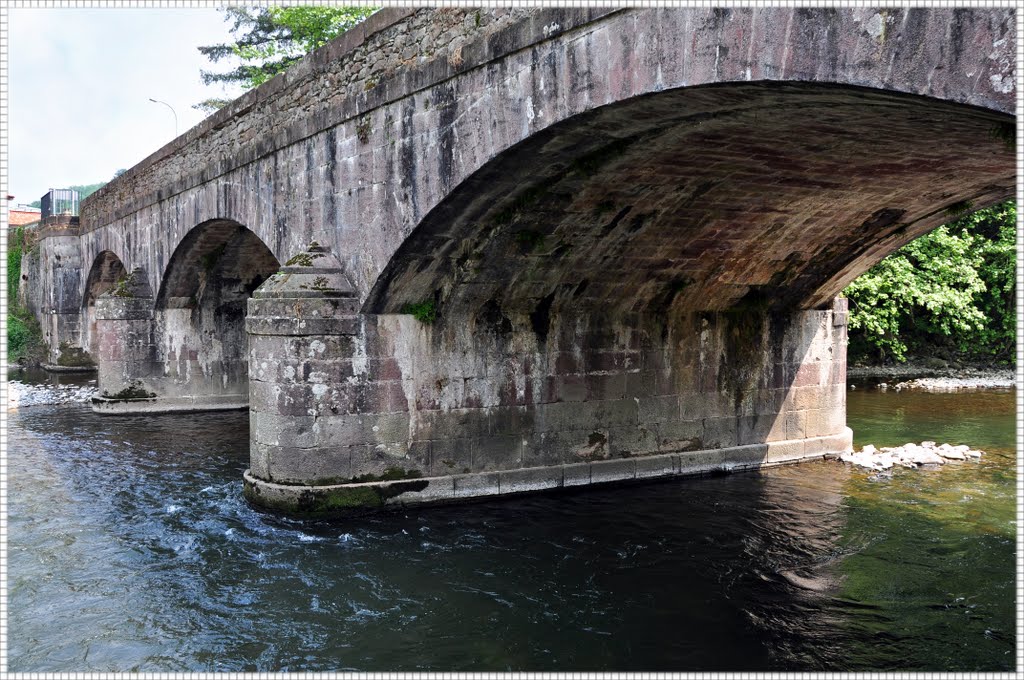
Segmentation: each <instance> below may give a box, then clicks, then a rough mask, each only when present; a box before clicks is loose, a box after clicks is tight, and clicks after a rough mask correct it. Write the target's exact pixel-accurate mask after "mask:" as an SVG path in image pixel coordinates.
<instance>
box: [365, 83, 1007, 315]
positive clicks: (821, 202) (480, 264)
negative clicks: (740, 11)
mask: <svg viewBox="0 0 1024 680" xmlns="http://www.w3.org/2000/svg"><path fill="white" fill-rule="evenodd" d="M1012 125H1013V117H1012V116H1008V115H1006V114H1003V113H999V112H995V111H990V110H987V109H982V108H978V107H974V106H969V105H963V104H956V103H952V102H947V101H942V100H937V99H933V98H928V97H922V96H917V95H907V94H902V93H894V92H887V91H880V90H874V89H868V88H858V87H851V86H846V85H830V84H814V83H800V82H748V83H727V84H716V85H709V86H700V87H692V88H680V89H675V90H666V91H663V92H658V93H653V94H646V95H642V96H638V97H634V98H632V99H629V100H625V101H622V102H618V103H615V104H610V105H607V106H604V107H601V108H598V109H594V110H592V111H589V112H586V113H583V114H580V115H578V116H575V117H573V118H571V119H568V120H566V121H563V122H560V123H558V124H555V125H552V126H550V127H549V128H546V129H544V130H542V131H540V132H538V133H536V134H535V135H533V136H532V137H530V138H529V139H527V140H525V141H523V142H521V143H520V144H518V145H516V146H514V147H511V148H509V149H508V150H506V151H505V152H503V153H501V154H499V155H498V156H497V157H495V158H493V159H492V160H490V161H489V162H488V163H487V164H486V165H484V166H483V167H482V168H481V169H480V170H478V171H477V172H475V173H474V174H473V175H472V176H470V177H469V178H468V179H467V180H466V181H464V182H463V183H462V184H461V185H459V186H458V187H456V188H455V189H454V190H453V191H452V192H451V194H449V195H448V196H447V197H446V198H445V199H444V200H443V201H441V202H440V203H439V204H438V205H437V206H436V207H435V208H434V209H433V210H432V211H431V212H430V213H429V214H428V215H427V216H426V217H425V218H424V219H423V220H422V222H421V223H420V224H419V225H418V226H417V227H416V228H415V229H414V231H413V232H412V233H411V234H410V236H409V237H408V238H407V239H406V241H405V242H404V243H403V244H402V246H401V247H400V248H399V249H398V250H397V251H396V253H395V254H394V256H393V257H392V258H391V260H390V261H389V263H388V265H387V266H386V267H385V268H384V270H383V272H382V274H381V275H380V277H379V278H378V280H377V281H376V283H375V284H374V286H373V288H372V290H371V292H370V294H369V296H368V298H367V300H366V302H365V304H364V306H363V311H364V312H368V313H395V312H400V311H401V310H402V308H403V307H404V306H406V305H408V304H415V303H419V302H422V301H424V300H428V299H429V300H433V301H434V303H435V305H436V306H437V308H438V311H439V316H441V317H443V316H444V313H443V312H444V310H445V309H459V308H466V309H482V308H484V307H486V306H487V305H489V304H490V305H497V306H498V307H500V308H502V309H510V308H519V309H521V310H527V311H530V310H532V312H531V313H534V314H539V313H548V312H550V310H551V307H552V305H554V306H555V307H556V308H557V307H558V306H560V305H568V304H571V305H573V306H574V307H579V308H589V309H592V310H603V311H606V312H616V313H628V312H636V311H660V310H664V311H667V310H668V309H669V308H670V307H671V308H674V309H678V310H690V311H715V310H724V309H730V308H733V307H735V306H736V305H737V304H740V305H742V304H746V303H756V304H758V305H761V304H767V305H769V306H772V307H774V308H776V309H780V310H787V309H797V308H818V307H821V306H824V305H826V304H827V303H828V301H829V300H831V298H832V297H834V296H835V294H837V293H838V292H839V290H841V289H842V287H843V286H844V285H845V283H847V282H848V281H850V280H852V279H853V278H855V277H856V276H857V275H859V274H860V273H861V272H863V271H864V270H866V269H867V268H868V267H870V266H871V265H872V264H874V263H875V262H877V261H879V260H880V259H882V258H883V257H884V256H885V255H887V254H889V253H890V252H892V251H893V250H896V249H897V248H899V247H900V246H902V245H904V244H905V243H907V242H909V241H910V240H912V239H914V238H916V237H917V236H920V235H923V234H924V233H926V232H927V231H929V230H931V229H933V228H935V227H937V226H939V225H940V224H942V223H943V222H945V221H948V220H949V219H951V217H952V216H953V215H954V214H955V213H956V212H957V211H958V210H960V209H962V208H963V207H964V206H967V205H970V206H971V207H973V208H981V207H985V206H987V205H991V204H994V203H996V202H999V201H1001V200H1005V199H1006V198H1007V197H1009V196H1012V195H1013V191H1014V186H1015V182H1016V177H1015V176H1016V169H1015V159H1014V154H1013V151H1012V148H1010V145H1009V144H1007V142H1006V140H1005V134H1004V133H1005V132H1006V131H1007V130H1009V129H1011V126H1012ZM1001 137H1002V138H1001Z"/></svg>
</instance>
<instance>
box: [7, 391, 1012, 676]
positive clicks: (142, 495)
mask: <svg viewBox="0 0 1024 680" xmlns="http://www.w3.org/2000/svg"><path fill="white" fill-rule="evenodd" d="M861 395H865V393H861ZM861 395H857V397H855V398H854V397H853V395H851V402H850V410H851V416H850V420H851V423H852V424H853V426H854V427H855V430H856V431H857V432H858V436H860V435H862V434H864V433H866V434H865V435H864V436H868V437H870V441H872V443H875V444H878V445H885V444H890V443H902V442H903V441H907V440H914V441H920V440H921V439H923V438H935V439H940V440H942V441H953V442H954V443H956V442H957V441H959V440H957V438H956V437H955V436H951V435H952V434H957V433H963V435H964V436H965V437H966V436H971V437H976V439H974V440H971V441H972V443H975V444H978V445H980V446H981V447H982V448H985V449H986V450H987V451H989V454H990V455H989V456H987V457H986V458H985V459H983V461H982V463H981V464H980V465H974V467H973V468H971V467H970V466H968V465H963V466H960V468H959V469H953V468H952V467H950V466H947V468H946V469H943V470H937V471H934V472H926V471H905V474H902V473H900V472H898V473H896V474H894V475H892V477H891V478H882V479H879V478H873V477H871V476H870V475H868V474H867V473H860V472H856V471H853V470H852V469H851V468H848V467H845V466H843V465H839V464H836V463H815V464H805V465H800V466H795V467H786V468H777V469H773V470H770V471H767V472H764V473H761V474H737V475H730V476H723V477H718V478H714V479H699V480H681V481H671V482H663V483H651V484H643V485H637V486H629V487H619V488H613V489H605V490H589V491H579V492H574V493H564V494H561V495H557V496H537V497H527V498H521V499H518V500H513V501H507V502H489V503H480V504H475V505H466V506H460V507H453V508H442V509H433V510H429V511H416V512H412V511H410V512H403V513H398V514H391V515H385V516H380V517H375V518H369V519H364V520H360V521H358V522H352V521H350V522H345V523H327V522H308V523H303V522H295V521H288V520H284V519H280V518H276V517H273V516H270V515H265V514H261V513H259V512H256V511H254V510H252V509H251V508H249V507H248V506H247V505H246V504H245V503H244V501H243V500H242V499H241V497H240V488H239V487H240V483H239V479H240V475H241V471H242V470H243V469H244V467H245V465H246V458H247V447H248V434H247V419H246V417H245V414H239V413H226V414H203V415H195V416H188V418H187V419H183V418H182V417H181V416H132V417H125V418H115V419H105V418H100V417H98V416H95V415H94V414H92V413H91V412H89V411H88V409H86V408H83V407H37V408H31V409H24V410H22V411H21V412H19V413H17V414H14V415H12V417H11V419H10V429H9V437H10V439H9V448H8V475H9V485H10V486H9V489H10V492H9V506H8V517H9V527H10V534H9V560H10V567H9V576H10V581H9V588H10V604H11V614H10V619H9V624H10V625H9V631H10V648H9V649H10V659H11V670H12V671H56V670H94V671H158V670H159V671H257V670H290V671H301V670H310V671H318V670H364V671H372V670H409V671H417V670H419V671H427V670H435V671H436V670H498V671H501V670H538V671H558V670H634V671H643V670H736V671H739V670H774V669H779V670H781V669H785V670H821V669H828V670H856V669H872V668H884V669H897V668H899V669H903V670H944V669H972V670H1008V669H1010V668H1011V667H1012V663H1013V659H1012V630H1013V628H1012V627H1013V611H1012V601H1013V598H1012V593H1013V590H1012V589H1013V536H1014V530H1013V523H1012V518H1013V507H1014V497H1013V488H1014V469H1013V454H1012V441H1013V435H1012V428H1013V420H1012V413H1013V409H1012V395H1006V394H1004V395H996V396H997V398H996V399H994V400H991V399H990V398H989V395H986V396H985V397H984V398H983V399H982V400H981V404H980V405H979V406H977V408H975V407H974V406H970V404H972V403H973V402H971V401H970V399H967V400H965V401H960V402H957V404H943V408H944V409H945V414H946V416H945V418H944V419H942V420H936V419H934V418H932V417H930V416H929V415H928V414H930V413H932V412H933V409H934V408H935V407H934V405H926V406H921V407H920V408H919V407H918V406H916V405H914V404H910V403H902V404H894V403H893V402H892V398H893V397H897V396H899V397H900V398H901V399H902V395H896V394H887V395H884V394H878V393H872V394H870V395H869V396H868V397H866V398H864V399H861ZM935 396H951V395H935ZM870 397H875V398H876V400H874V401H873V400H872V399H871V398H870ZM956 405H959V406H960V407H961V408H964V409H966V411H965V414H966V415H965V416H964V417H963V418H959V417H958V418H956V419H953V418H950V417H949V415H948V414H949V413H950V412H951V411H950V409H951V408H953V407H954V406H956ZM894 406H895V407H898V408H899V409H902V415H901V419H900V420H899V421H898V422H897V423H896V424H895V425H893V426H892V427H891V428H889V429H886V428H887V426H886V424H885V419H884V413H885V412H886V411H888V412H890V413H891V412H893V411H896V410H897V408H895V407H894ZM972 409H973V410H972ZM858 419H860V421H858ZM861 421H862V424H861ZM914 423H918V424H917V425H915V424H914ZM972 423H973V424H972ZM915 428H916V429H915ZM923 432H927V434H922V433H923ZM884 436H888V437H890V438H891V437H895V441H893V440H891V439H888V440H887V439H884ZM979 439H980V440H981V441H979Z"/></svg>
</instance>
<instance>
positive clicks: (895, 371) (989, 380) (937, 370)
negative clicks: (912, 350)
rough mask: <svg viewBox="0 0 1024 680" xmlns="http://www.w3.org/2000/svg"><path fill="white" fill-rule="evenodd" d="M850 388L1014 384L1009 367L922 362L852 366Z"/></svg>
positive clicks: (950, 389)
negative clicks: (925, 363)
mask: <svg viewBox="0 0 1024 680" xmlns="http://www.w3.org/2000/svg"><path fill="white" fill-rule="evenodd" d="M846 384H847V385H848V386H849V387H850V389H859V388H864V387H868V388H870V387H877V388H878V389H881V390H889V389H894V390H897V391H899V390H925V391H928V392H955V391H957V390H984V389H1009V388H1012V387H1013V386H1014V385H1016V376H1015V374H1014V371H1013V369H1011V368H979V367H958V368H951V367H946V368H942V367H937V366H925V365H921V364H901V365H898V366H851V367H850V368H848V369H847V371H846Z"/></svg>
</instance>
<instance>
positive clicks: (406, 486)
mask: <svg viewBox="0 0 1024 680" xmlns="http://www.w3.org/2000/svg"><path fill="white" fill-rule="evenodd" d="M852 442H853V432H852V431H851V430H850V428H844V431H843V432H842V433H840V434H837V435H831V436H825V437H810V438H807V439H794V440H786V441H777V442H768V443H766V444H748V445H744V446H732V447H727V448H722V449H704V450H700V451H683V452H674V453H665V454H657V455H653V456H638V457H635V458H617V459H612V460H601V461H594V462H584V463H571V464H563V465H551V466H545V467H531V468H518V469H513V470H496V471H490V472H473V473H468V474H459V475H445V476H440V477H414V478H408V479H401V480H394V481H380V482H360V483H349V484H332V485H324V486H307V485H300V484H278V483H275V482H268V481H265V480H262V479H258V478H256V477H254V476H253V475H252V473H251V471H250V470H246V471H245V473H244V474H243V483H244V495H245V497H246V499H247V500H248V501H249V502H250V503H252V504H253V505H255V506H258V507H261V508H265V509H269V510H276V511H280V512H284V513H288V514H293V515H299V516H309V517H344V516H352V515H360V514H367V513H370V512H374V511H376V510H380V509H383V508H387V507H396V506H397V507H402V506H411V505H443V504H453V503H458V502H464V501H470V500H484V499H487V498H491V497H504V496H509V495H515V494H521V493H530V492H538V491H549V490H553V489H560V488H569V487H580V486H593V485H602V484H611V483H622V482H632V481H637V480H646V479H658V478H668V477H692V476H701V475H708V474H714V473H726V472H740V471H744V470H757V469H760V468H765V467H773V466H776V465H786V464H790V463H797V462H801V461H806V460H814V459H822V458H825V457H836V456H840V455H843V454H845V453H848V452H849V451H850V450H851V449H852Z"/></svg>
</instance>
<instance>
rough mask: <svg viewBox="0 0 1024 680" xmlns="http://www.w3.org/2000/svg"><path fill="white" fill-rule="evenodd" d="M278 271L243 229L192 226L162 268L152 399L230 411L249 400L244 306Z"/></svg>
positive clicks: (233, 224) (216, 223) (230, 223)
mask: <svg viewBox="0 0 1024 680" xmlns="http://www.w3.org/2000/svg"><path fill="white" fill-rule="evenodd" d="M279 268H280V262H278V260H277V257H276V256H275V255H274V253H273V252H272V251H271V250H270V248H269V247H268V246H267V245H266V244H265V243H264V242H263V241H262V240H261V239H260V238H259V236H257V235H256V234H255V233H254V232H253V231H251V230H250V229H248V228H247V227H246V226H245V225H243V224H241V223H240V222H237V221H235V220H231V219H213V220H208V221H206V222H202V223H200V224H198V225H197V226H195V227H193V228H192V229H191V230H190V231H189V232H188V233H187V234H186V235H185V237H184V238H183V239H182V240H181V242H180V243H179V244H178V246H177V248H176V249H175V250H174V253H173V254H172V255H171V258H170V260H169V262H168V264H167V267H166V268H165V269H164V273H163V276H162V277H161V281H160V286H159V290H158V292H157V295H156V298H155V304H154V310H153V321H154V328H153V331H154V332H153V338H154V353H155V361H156V364H157V366H159V367H160V368H161V373H162V375H161V376H160V377H159V381H158V382H155V383H153V384H154V391H155V392H156V393H157V395H158V397H164V398H166V400H167V402H168V405H169V406H170V405H172V404H176V403H181V404H183V406H181V407H180V408H195V409H200V408H201V409H209V408H233V407H241V406H244V405H245V404H246V403H247V401H248V391H249V388H248V341H247V336H246V332H245V315H246V304H247V301H248V299H249V298H250V297H251V296H252V294H253V292H254V291H255V290H256V288H258V287H259V285H260V284H261V283H263V282H264V281H265V280H266V279H267V278H268V277H269V276H271V275H272V274H273V273H274V272H276V271H277V270H278V269H279Z"/></svg>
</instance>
